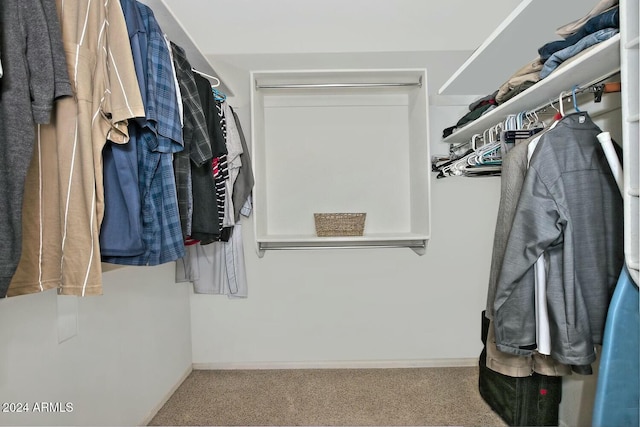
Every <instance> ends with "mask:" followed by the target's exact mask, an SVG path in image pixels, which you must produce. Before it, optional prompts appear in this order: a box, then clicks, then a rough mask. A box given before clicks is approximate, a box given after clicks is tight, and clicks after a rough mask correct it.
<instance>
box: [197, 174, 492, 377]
mask: <svg viewBox="0 0 640 427" xmlns="http://www.w3.org/2000/svg"><path fill="white" fill-rule="evenodd" d="M471 181H472V180H465V179H454V178H450V179H445V180H441V181H436V182H434V184H433V189H432V190H433V197H432V205H433V208H432V209H433V210H432V215H433V220H432V221H433V222H432V229H433V233H432V235H433V237H432V239H431V241H430V242H429V246H428V249H427V254H426V255H424V256H422V257H420V256H418V255H416V254H415V253H413V252H412V251H411V250H409V249H362V250H335V251H333V250H316V251H272V252H267V253H266V254H265V256H264V258H262V259H260V258H258V257H257V255H256V254H255V252H254V251H253V250H252V247H253V245H252V244H251V236H252V230H251V226H249V224H250V222H247V225H248V226H247V227H246V229H244V230H243V234H244V237H245V245H246V250H245V254H246V257H247V272H248V280H249V298H248V299H246V300H233V301H229V300H226V299H224V298H215V297H214V298H212V297H211V296H206V295H193V296H192V299H191V313H192V314H191V316H192V333H193V361H194V366H195V367H218V368H233V367H264V368H269V367H314V366H322V367H332V366H333V367H339V366H411V365H423V366H428V365H432V364H449V365H458V364H471V363H474V362H473V360H470V359H477V356H478V355H479V353H480V349H481V342H480V312H481V310H482V309H483V307H484V304H485V301H486V289H487V279H488V267H489V263H490V256H491V250H490V248H491V246H490V242H491V241H492V238H493V229H494V226H495V217H496V213H497V206H498V192H499V179H496V178H486V179H477V180H473V182H471ZM460 359H465V360H460Z"/></svg>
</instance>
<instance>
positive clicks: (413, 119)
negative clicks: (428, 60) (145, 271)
mask: <svg viewBox="0 0 640 427" xmlns="http://www.w3.org/2000/svg"><path fill="white" fill-rule="evenodd" d="M267 86H268V88H266V87H267ZM251 88H252V93H251V106H252V107H251V108H252V114H251V116H252V117H251V120H252V122H251V134H252V138H251V140H252V153H253V154H252V161H253V171H254V175H255V187H254V191H253V202H254V204H253V218H254V223H255V227H254V229H255V241H256V249H257V251H258V254H259V255H260V256H263V255H264V253H265V251H267V250H279V249H288V250H296V249H341V248H373V247H376V248H392V247H394V248H397V247H402V248H411V249H413V250H414V251H415V252H416V253H418V254H423V253H424V250H425V248H426V244H427V241H428V239H429V233H430V208H429V187H430V179H431V178H430V175H431V174H430V170H431V167H430V156H429V142H428V127H427V126H428V125H427V120H428V117H429V112H428V100H427V92H426V88H427V84H426V70H424V69H392V70H306V71H299V70H297V71H296V70H294V71H255V72H253V73H251ZM317 212H366V213H367V217H366V220H365V228H364V235H363V236H353V237H351V236H350V237H317V236H316V235H315V225H314V219H313V214H314V213H317Z"/></svg>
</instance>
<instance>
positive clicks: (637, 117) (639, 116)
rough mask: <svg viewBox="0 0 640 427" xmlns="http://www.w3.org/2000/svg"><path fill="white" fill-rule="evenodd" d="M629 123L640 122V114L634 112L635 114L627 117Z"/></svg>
mask: <svg viewBox="0 0 640 427" xmlns="http://www.w3.org/2000/svg"><path fill="white" fill-rule="evenodd" d="M627 122H628V123H635V122H640V114H634V115H633V116H629V118H628V119H627Z"/></svg>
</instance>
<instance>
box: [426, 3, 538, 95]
mask: <svg viewBox="0 0 640 427" xmlns="http://www.w3.org/2000/svg"><path fill="white" fill-rule="evenodd" d="M532 1H533V0H525V1H523V2H522V3H520V4H519V5H518V6H517V7H516V8H515V9H514V10H513V12H511V13H510V14H509V16H508V17H507V18H506V19H505V20H504V21H502V22H501V23H500V25H499V26H498V27H497V28H496V29H495V30H494V31H493V33H491V35H490V36H489V37H487V39H486V40H485V41H484V42H483V43H482V44H481V45H480V47H478V48H477V49H476V50H475V51H474V52H473V54H471V56H470V57H469V59H467V60H466V61H465V62H464V64H462V65H461V66H460V68H458V69H457V70H456V72H455V73H453V75H452V76H451V77H450V78H449V80H447V81H446V82H445V83H444V84H443V85H442V86H441V87H440V89H438V95H442V94H443V93H444V92H445V91H446V90H447V89H448V88H449V86H451V85H452V84H453V83H454V82H455V81H456V80H457V79H458V78H459V77H460V75H461V74H462V73H464V72H465V71H466V69H467V68H468V67H469V65H471V64H473V63H474V62H475V61H476V59H477V58H478V57H479V56H480V55H482V54H483V53H484V51H485V49H486V48H487V47H488V46H490V45H491V44H492V43H493V41H494V40H495V39H496V38H497V37H498V36H499V35H500V34H501V33H502V32H503V31H504V30H505V29H506V28H507V27H509V25H511V22H512V21H513V20H514V19H515V18H516V17H518V16H519V15H520V14H521V13H522V12H523V11H524V10H525V9H526V8H527V7H528V6H529V5H530V4H531V3H532Z"/></svg>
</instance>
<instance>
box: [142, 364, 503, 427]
mask: <svg viewBox="0 0 640 427" xmlns="http://www.w3.org/2000/svg"><path fill="white" fill-rule="evenodd" d="M149 425H155V426H157V425H164V426H187V425H200V426H240V425H242V426H257V425H262V426H293V425H302V426H382V425H385V426H401V425H404V426H451V425H454V426H505V425H506V424H505V423H504V422H503V421H502V420H501V419H500V418H499V417H498V415H496V414H495V413H494V412H493V411H492V410H491V409H490V408H489V406H488V405H487V404H486V403H485V402H484V401H483V400H482V398H481V397H480V394H479V392H478V368H477V367H476V368H474V367H470V368H410V369H313V370H237V371H193V372H192V373H191V375H189V376H188V377H187V379H186V380H185V381H184V383H183V384H182V385H181V386H180V387H179V388H178V390H177V391H176V392H175V393H174V395H173V396H172V397H171V398H170V399H169V401H168V402H167V403H166V404H165V405H164V406H163V407H162V409H161V410H160V411H159V412H158V414H157V415H156V416H155V417H154V418H153V420H152V421H151V423H150V424H149Z"/></svg>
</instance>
